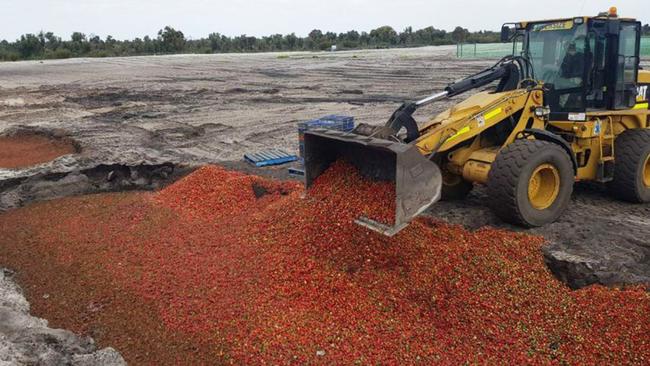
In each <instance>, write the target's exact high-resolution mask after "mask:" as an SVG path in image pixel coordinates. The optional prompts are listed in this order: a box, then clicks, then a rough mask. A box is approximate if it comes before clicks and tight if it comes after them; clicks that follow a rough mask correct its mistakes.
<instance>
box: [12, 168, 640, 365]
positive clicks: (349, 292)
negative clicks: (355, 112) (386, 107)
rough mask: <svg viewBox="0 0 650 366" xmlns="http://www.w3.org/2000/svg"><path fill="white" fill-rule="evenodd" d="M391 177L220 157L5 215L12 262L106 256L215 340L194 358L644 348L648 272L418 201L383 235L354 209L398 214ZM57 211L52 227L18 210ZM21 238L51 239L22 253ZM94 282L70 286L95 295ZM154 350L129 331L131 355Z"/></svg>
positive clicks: (180, 327) (119, 274) (635, 354)
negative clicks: (124, 188)
mask: <svg viewBox="0 0 650 366" xmlns="http://www.w3.org/2000/svg"><path fill="white" fill-rule="evenodd" d="M393 194H394V193H393V188H392V187H391V186H390V184H384V183H379V184H375V183H372V182H369V181H367V180H365V179H364V178H362V177H361V176H359V175H358V174H357V173H356V171H355V170H354V168H352V167H350V166H348V165H346V164H342V163H336V164H335V165H334V166H333V167H332V168H331V169H330V170H329V171H328V172H326V174H324V175H323V176H321V177H320V178H319V180H318V181H317V182H316V184H315V185H314V186H313V187H312V188H311V191H310V192H309V194H307V195H306V194H305V192H304V191H303V190H302V188H301V187H300V185H298V184H297V183H295V182H278V181H272V180H268V179H264V178H260V177H254V176H248V175H244V174H242V173H238V172H232V171H227V170H225V169H222V168H220V167H213V166H209V167H204V168H201V169H199V170H197V171H196V172H194V173H193V174H191V175H190V176H188V177H186V178H184V179H183V180H181V181H179V182H177V183H176V184H174V185H172V186H170V187H168V188H166V189H164V190H162V191H161V192H158V193H155V194H146V193H137V194H134V193H131V194H129V195H125V194H118V195H98V196H91V197H86V198H72V199H64V200H59V201H56V202H50V203H43V204H39V205H37V206H35V207H30V208H26V209H21V210H18V211H14V212H11V213H9V214H6V215H3V216H0V230H2V232H3V233H5V232H6V233H8V234H7V235H6V236H5V238H2V239H0V245H7V246H11V248H14V249H13V250H11V248H10V250H8V253H11V254H9V255H4V256H3V254H1V253H0V261H3V262H6V263H14V264H17V265H24V266H26V263H28V262H30V261H34V262H38V261H43V260H44V261H46V262H47V263H48V265H47V266H46V267H47V268H70V267H78V268H89V271H90V269H91V268H92V270H93V271H94V272H101V273H104V274H105V275H106V278H107V279H110V281H108V280H107V282H106V283H103V284H102V283H100V284H97V283H92V285H89V286H95V287H111V288H119V289H120V291H121V293H123V294H124V296H134V297H135V298H136V299H137V300H138V301H141V302H142V303H144V304H148V305H147V306H148V308H149V309H150V311H151V312H153V313H154V316H155V317H156V318H157V319H160V321H161V322H162V324H163V327H164V328H163V329H166V332H168V333H169V334H178V335H180V336H182V337H184V338H186V339H189V340H192V341H193V342H196V344H197V345H201V347H206V349H211V350H214V351H215V353H214V355H212V356H208V355H206V354H201V353H200V352H199V353H198V354H199V355H198V356H197V355H196V354H194V356H193V357H199V361H198V362H205V363H218V362H225V363H233V364H288V363H295V364H306V363H319V364H353V363H359V364H378V363H383V364H414V363H420V364H431V363H443V364H460V363H486V362H488V363H543V364H561V363H581V364H596V363H598V364H621V363H630V364H648V363H649V362H650V294H649V293H648V292H647V291H646V289H645V288H642V287H635V288H628V289H608V288H604V287H600V286H593V287H590V288H587V289H583V290H579V291H571V290H570V289H568V288H567V287H566V286H565V285H564V284H562V283H561V282H559V281H557V280H556V279H555V278H554V277H553V276H552V275H551V274H550V272H549V271H548V269H547V268H546V266H545V265H544V262H543V258H542V255H541V252H540V246H541V245H543V241H542V239H540V238H538V237H531V236H527V235H523V234H517V233H512V232H507V231H503V230H494V229H490V228H484V229H481V230H478V231H476V232H469V231H467V230H465V229H463V228H462V227H459V226H454V225H449V224H446V223H442V222H439V221H436V220H433V219H430V218H420V219H417V220H416V221H414V222H413V223H412V224H411V225H410V226H409V227H408V228H406V229H404V230H403V231H402V232H400V233H399V234H398V235H396V236H395V237H393V238H387V237H384V236H381V235H379V234H377V233H374V232H371V231H369V230H367V229H365V228H363V227H360V226H358V225H356V224H354V223H353V221H354V219H355V218H357V217H358V216H360V215H371V216H372V218H374V219H378V220H382V221H383V222H390V221H389V220H390V219H391V218H392V216H391V215H394V213H393V212H392V210H394V196H393ZM53 213H56V215H57V220H55V221H54V222H51V225H48V226H47V227H42V226H32V225H31V224H26V225H24V226H23V227H22V228H21V229H18V228H16V227H14V226H15V224H16V223H17V222H27V223H32V222H43V221H44V220H45V217H46V216H47V215H52V214H53ZM373 215H374V216H373ZM25 242H29V243H31V244H30V245H31V248H32V250H42V251H43V254H45V253H46V254H47V255H46V256H41V257H38V256H37V255H34V253H23V254H21V251H20V250H18V248H19V246H20V245H21V244H20V243H25ZM28 256H31V257H32V258H33V259H32V258H29V257H28ZM35 257H38V258H35ZM16 269H18V270H20V268H16ZM47 275H48V274H47V271H43V274H35V276H47ZM63 291H67V290H65V289H64V290H63ZM80 292H81V291H73V290H70V293H75V294H79V293H80ZM85 293H88V294H84V295H82V296H83V299H84V300H79V299H78V298H77V299H68V300H69V301H77V302H78V301H90V300H92V299H93V296H95V295H93V293H94V292H92V291H85ZM97 293H101V291H97ZM97 296H99V295H97ZM36 301H42V300H39V299H37V300H36ZM93 301H94V300H93ZM115 306H120V305H115ZM48 309H50V308H48ZM49 311H52V312H56V311H57V310H56V308H51V309H50V310H49ZM124 313H125V314H128V312H127V311H125V312H124ZM44 315H46V316H47V315H48V314H44ZM84 321H85V320H84V319H73V320H71V322H73V323H75V324H78V323H79V322H82V323H83V322H84ZM131 321H132V322H136V323H137V322H138V321H139V320H138V318H133V319H131ZM143 326H145V327H146V324H145V325H143ZM121 331H122V330H121V329H113V328H110V327H109V329H108V330H107V331H106V333H105V334H104V338H101V339H100V341H101V342H102V343H103V344H106V345H115V346H118V348H119V346H120V344H121V343H120V344H117V345H116V344H115V343H112V340H116V341H117V340H121V338H120V337H123V335H122V333H120V332H121ZM142 332H143V334H150V335H149V336H150V337H159V335H158V333H157V332H149V333H147V329H143V331H142ZM165 335H167V334H165ZM125 347H127V346H125ZM197 347H198V346H197ZM144 352H146V350H142V349H138V348H137V345H131V344H130V343H129V346H128V347H127V351H126V352H125V356H126V357H127V359H130V360H142V359H141V358H139V357H143V356H142V355H143V354H144ZM190 354H191V352H188V354H177V355H175V357H177V358H176V359H174V361H175V362H176V361H179V360H181V361H182V360H185V361H187V360H188V359H189V358H187V357H189V356H190ZM201 355H204V356H205V358H204V359H201V358H200V357H201ZM144 357H145V361H146V356H144ZM213 357H218V358H220V359H219V360H215V359H214V358H213ZM193 360H195V359H193ZM136 363H139V362H136Z"/></svg>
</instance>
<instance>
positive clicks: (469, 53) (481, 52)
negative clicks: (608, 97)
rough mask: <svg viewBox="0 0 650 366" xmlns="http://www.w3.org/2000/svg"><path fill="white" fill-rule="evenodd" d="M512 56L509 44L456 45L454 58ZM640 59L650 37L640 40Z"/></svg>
mask: <svg viewBox="0 0 650 366" xmlns="http://www.w3.org/2000/svg"><path fill="white" fill-rule="evenodd" d="M511 54H512V44H511V43H464V44H458V45H456V56H457V57H461V58H501V57H503V56H506V55H511ZM640 54H641V56H642V57H649V56H650V37H643V38H641V51H640Z"/></svg>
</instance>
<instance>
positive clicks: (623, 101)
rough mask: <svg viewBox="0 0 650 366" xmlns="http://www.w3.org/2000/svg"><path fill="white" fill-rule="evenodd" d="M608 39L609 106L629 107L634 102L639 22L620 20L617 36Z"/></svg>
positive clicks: (637, 68)
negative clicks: (609, 56) (610, 89)
mask: <svg viewBox="0 0 650 366" xmlns="http://www.w3.org/2000/svg"><path fill="white" fill-rule="evenodd" d="M610 41H611V43H610V50H611V53H610V55H611V58H610V60H611V61H612V62H611V64H610V65H611V68H610V70H611V71H614V72H612V75H611V77H612V79H610V83H609V87H610V88H613V95H612V98H611V99H610V103H611V104H610V106H611V109H630V108H633V107H634V105H635V104H636V94H637V85H636V83H637V77H638V74H639V63H640V58H639V48H640V43H641V23H639V22H631V21H621V22H620V24H619V26H618V37H611V38H610ZM612 69H613V70H612Z"/></svg>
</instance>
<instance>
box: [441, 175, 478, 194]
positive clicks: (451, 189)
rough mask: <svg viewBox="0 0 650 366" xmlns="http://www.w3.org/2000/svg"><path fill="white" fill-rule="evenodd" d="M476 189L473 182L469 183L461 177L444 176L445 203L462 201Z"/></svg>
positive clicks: (443, 191) (443, 192)
mask: <svg viewBox="0 0 650 366" xmlns="http://www.w3.org/2000/svg"><path fill="white" fill-rule="evenodd" d="M472 188H474V184H472V182H468V181H466V180H465V179H463V177H461V176H459V175H450V174H447V175H445V174H444V173H443V175H442V194H441V198H440V199H441V200H443V201H457V200H462V199H464V198H465V197H467V195H468V194H469V192H470V191H471V190H472Z"/></svg>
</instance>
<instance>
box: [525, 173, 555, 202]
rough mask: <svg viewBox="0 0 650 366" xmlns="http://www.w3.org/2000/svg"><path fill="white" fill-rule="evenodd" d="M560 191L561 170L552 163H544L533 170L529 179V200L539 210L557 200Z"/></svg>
mask: <svg viewBox="0 0 650 366" xmlns="http://www.w3.org/2000/svg"><path fill="white" fill-rule="evenodd" d="M559 193H560V172H559V171H558V169H557V168H556V167H555V166H553V165H551V164H542V165H540V166H538V167H537V169H535V171H533V174H532V175H531V176H530V180H529V181H528V200H529V201H530V204H531V205H532V206H533V207H534V208H535V209H537V210H544V209H547V208H549V207H551V205H552V204H553V202H555V199H556V198H557V196H558V194H559Z"/></svg>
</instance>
